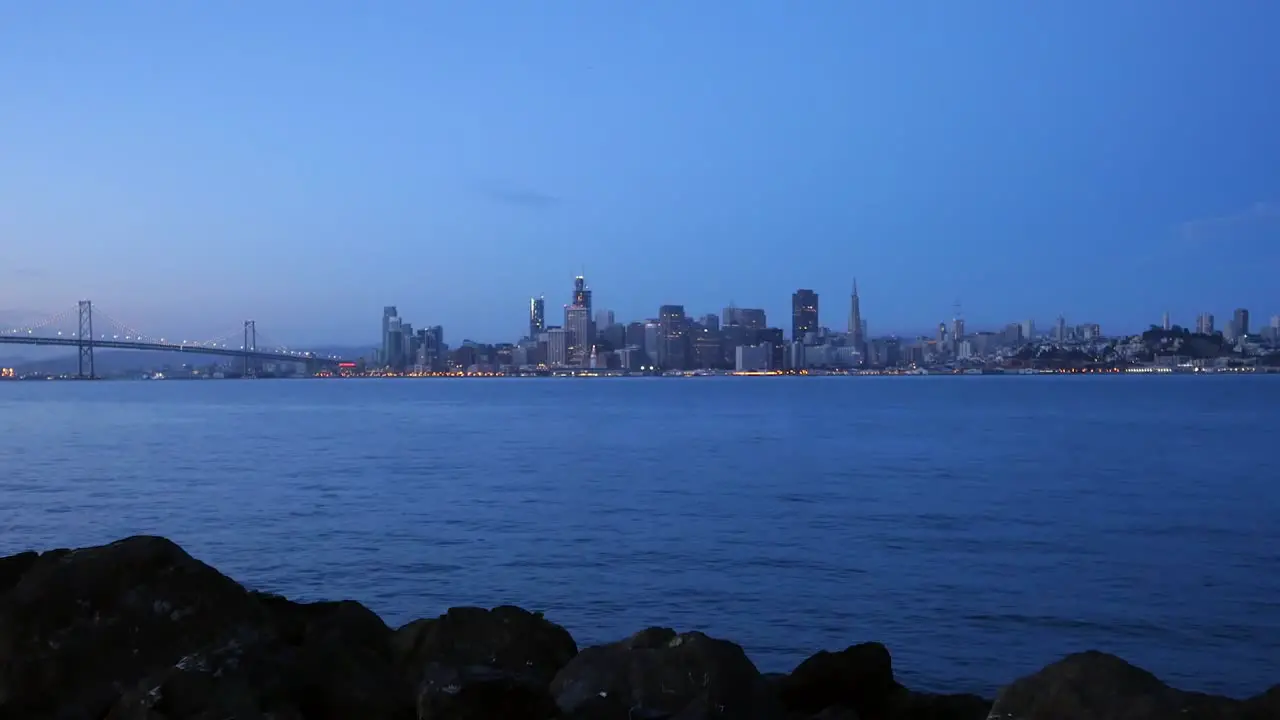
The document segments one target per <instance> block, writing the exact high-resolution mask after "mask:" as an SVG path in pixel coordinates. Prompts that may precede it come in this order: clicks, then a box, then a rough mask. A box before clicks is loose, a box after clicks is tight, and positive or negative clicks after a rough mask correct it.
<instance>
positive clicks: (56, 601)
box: [0, 537, 267, 719]
mask: <svg viewBox="0 0 1280 720" xmlns="http://www.w3.org/2000/svg"><path fill="white" fill-rule="evenodd" d="M23 562H28V561H23ZM266 622H267V616H266V613H265V612H264V610H263V608H262V606H261V605H259V604H258V603H257V602H256V601H254V600H253V599H252V598H251V597H250V596H249V594H248V593H246V592H245V591H244V589H243V588H241V587H240V586H239V585H238V584H236V582H235V581H233V580H231V579H229V578H227V577H225V576H224V575H222V574H221V573H219V572H218V571H216V570H214V569H213V568H211V567H209V566H207V565H205V564H204V563H201V562H199V561H197V560H195V559H193V558H192V557H191V556H190V555H188V554H187V553H186V552H184V551H183V550H182V548H180V547H178V546H177V545H175V544H173V543H172V542H170V541H168V540H165V539H164V538H158V537H132V538H128V539H125V540H121V541H118V542H115V543H112V544H110V545H104V546H101V547H93V548H86V549H83V550H76V551H72V552H65V553H45V554H43V555H41V556H40V557H39V558H38V559H37V560H36V561H35V562H34V563H31V564H30V565H29V567H28V568H27V570H26V572H24V573H23V574H22V576H21V579H20V580H19V581H18V582H17V584H16V585H14V586H13V587H12V588H11V589H10V590H9V592H8V593H7V594H4V595H0V718H3V717H6V716H7V717H22V718H26V717H31V718H38V717H68V718H71V717H81V716H83V717H88V718H94V719H96V718H101V717H102V716H103V715H104V714H105V713H106V711H107V710H108V708H109V707H110V706H111V704H112V703H113V702H114V701H115V700H116V698H117V696H118V695H119V694H120V692H121V691H122V689H124V688H127V687H131V686H133V685H135V684H136V683H138V682H139V681H140V680H142V679H143V678H144V677H145V676H147V675H148V674H150V673H152V672H154V671H155V670H157V669H158V668H161V667H168V666H172V665H174V664H175V663H177V662H178V661H179V660H181V659H182V658H183V657H184V656H185V655H187V654H189V653H190V652H192V650H193V649H195V648H201V647H206V646H213V645H215V644H216V643H218V641H219V640H224V641H225V639H226V638H227V637H230V635H231V634H232V633H233V631H237V630H243V629H246V628H249V629H252V628H259V627H262V626H263V625H264V624H265V623H266Z"/></svg>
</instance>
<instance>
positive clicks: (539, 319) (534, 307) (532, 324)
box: [529, 295, 547, 340]
mask: <svg viewBox="0 0 1280 720" xmlns="http://www.w3.org/2000/svg"><path fill="white" fill-rule="evenodd" d="M546 329H547V301H546V300H545V299H544V298H543V297H542V296H541V295H539V296H538V297H536V298H529V337H530V338H531V339H534V340H536V339H537V338H538V336H539V335H541V334H542V331H543V330H546Z"/></svg>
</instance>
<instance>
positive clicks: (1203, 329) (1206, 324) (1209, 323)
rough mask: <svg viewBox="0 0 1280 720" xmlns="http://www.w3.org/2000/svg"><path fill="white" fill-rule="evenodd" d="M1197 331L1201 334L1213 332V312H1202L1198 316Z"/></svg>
mask: <svg viewBox="0 0 1280 720" xmlns="http://www.w3.org/2000/svg"><path fill="white" fill-rule="evenodd" d="M1196 332H1197V333H1199V334H1201V335H1212V334H1213V313H1200V316H1199V317H1197V318H1196Z"/></svg>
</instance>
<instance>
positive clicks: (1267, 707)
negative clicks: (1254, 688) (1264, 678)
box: [1241, 685, 1280, 720]
mask: <svg viewBox="0 0 1280 720" xmlns="http://www.w3.org/2000/svg"><path fill="white" fill-rule="evenodd" d="M1241 715H1242V717H1243V719H1244V720H1276V718H1280V685H1276V686H1275V687H1273V688H1271V689H1270V690H1268V691H1266V692H1264V693H1262V694H1261V695H1258V696H1257V697H1252V698H1249V699H1248V700H1246V701H1245V702H1244V707H1243V708H1242V713H1241Z"/></svg>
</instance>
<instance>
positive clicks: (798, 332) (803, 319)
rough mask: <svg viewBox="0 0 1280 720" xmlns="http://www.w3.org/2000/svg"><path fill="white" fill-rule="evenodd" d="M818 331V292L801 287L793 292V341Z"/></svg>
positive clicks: (800, 339) (802, 339)
mask: <svg viewBox="0 0 1280 720" xmlns="http://www.w3.org/2000/svg"><path fill="white" fill-rule="evenodd" d="M816 332H818V293H816V292H814V291H812V290H806V289H804V288H801V289H799V290H796V291H795V292H794V293H792V294H791V342H803V341H804V336H805V334H806V333H816Z"/></svg>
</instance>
